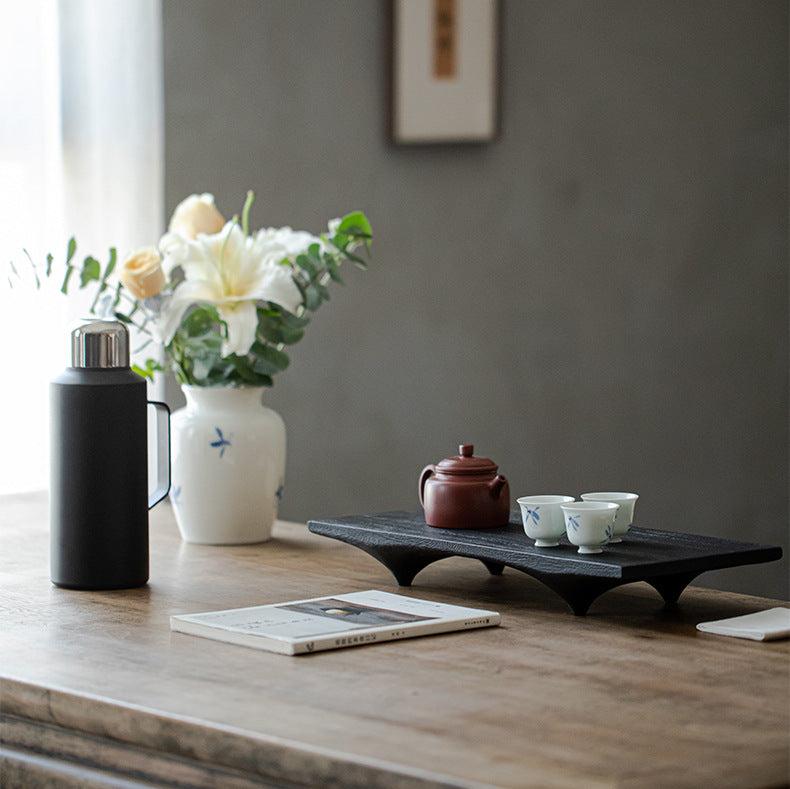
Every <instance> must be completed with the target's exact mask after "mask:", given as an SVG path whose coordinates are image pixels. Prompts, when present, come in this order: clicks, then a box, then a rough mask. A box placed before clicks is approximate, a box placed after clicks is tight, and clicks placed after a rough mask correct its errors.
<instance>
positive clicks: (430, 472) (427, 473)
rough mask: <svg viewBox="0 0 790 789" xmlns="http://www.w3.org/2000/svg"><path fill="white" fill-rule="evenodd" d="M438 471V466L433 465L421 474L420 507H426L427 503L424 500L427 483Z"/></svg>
mask: <svg viewBox="0 0 790 789" xmlns="http://www.w3.org/2000/svg"><path fill="white" fill-rule="evenodd" d="M435 471H436V466H434V465H433V464H431V465H430V466H426V467H425V468H424V469H423V470H422V474H420V487H419V494H420V506H421V507H424V506H425V501H424V500H423V496H424V492H425V483H426V482H427V481H428V478H429V477H432V476H433V473H434V472H435Z"/></svg>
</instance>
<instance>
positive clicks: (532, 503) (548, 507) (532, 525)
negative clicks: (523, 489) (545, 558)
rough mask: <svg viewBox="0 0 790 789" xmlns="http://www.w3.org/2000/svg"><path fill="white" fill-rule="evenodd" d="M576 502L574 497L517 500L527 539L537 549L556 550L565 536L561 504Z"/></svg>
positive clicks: (540, 497) (536, 497) (537, 497)
mask: <svg viewBox="0 0 790 789" xmlns="http://www.w3.org/2000/svg"><path fill="white" fill-rule="evenodd" d="M572 501H574V498H573V496H522V497H521V498H520V499H516V504H518V506H519V507H521V520H522V522H523V523H524V531H525V532H526V535H527V537H529V538H530V539H532V540H535V546H536V547H537V548H554V547H556V546H557V545H559V544H560V543H559V539H560V537H562V535H563V534H565V519H564V517H563V515H562V510H561V509H560V505H561V504H569V503H570V502H572Z"/></svg>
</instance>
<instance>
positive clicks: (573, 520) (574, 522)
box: [568, 515, 580, 531]
mask: <svg viewBox="0 0 790 789" xmlns="http://www.w3.org/2000/svg"><path fill="white" fill-rule="evenodd" d="M568 526H570V527H571V528H572V529H573V530H574V531H579V526H580V523H579V516H578V515H568Z"/></svg>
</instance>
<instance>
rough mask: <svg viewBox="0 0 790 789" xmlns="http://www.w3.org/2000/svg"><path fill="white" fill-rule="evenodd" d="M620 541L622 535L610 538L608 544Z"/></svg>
mask: <svg viewBox="0 0 790 789" xmlns="http://www.w3.org/2000/svg"><path fill="white" fill-rule="evenodd" d="M622 541H623V538H622V537H612V539H611V540H609V544H610V545H611V544H612V543H618V542H622Z"/></svg>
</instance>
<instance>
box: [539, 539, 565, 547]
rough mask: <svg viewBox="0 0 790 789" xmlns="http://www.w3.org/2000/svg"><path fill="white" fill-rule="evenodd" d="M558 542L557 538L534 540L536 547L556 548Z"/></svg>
mask: <svg viewBox="0 0 790 789" xmlns="http://www.w3.org/2000/svg"><path fill="white" fill-rule="evenodd" d="M559 544H560V542H559V540H555V541H553V542H552V541H551V540H535V547H536V548H556V547H557V546H558V545H559Z"/></svg>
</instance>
